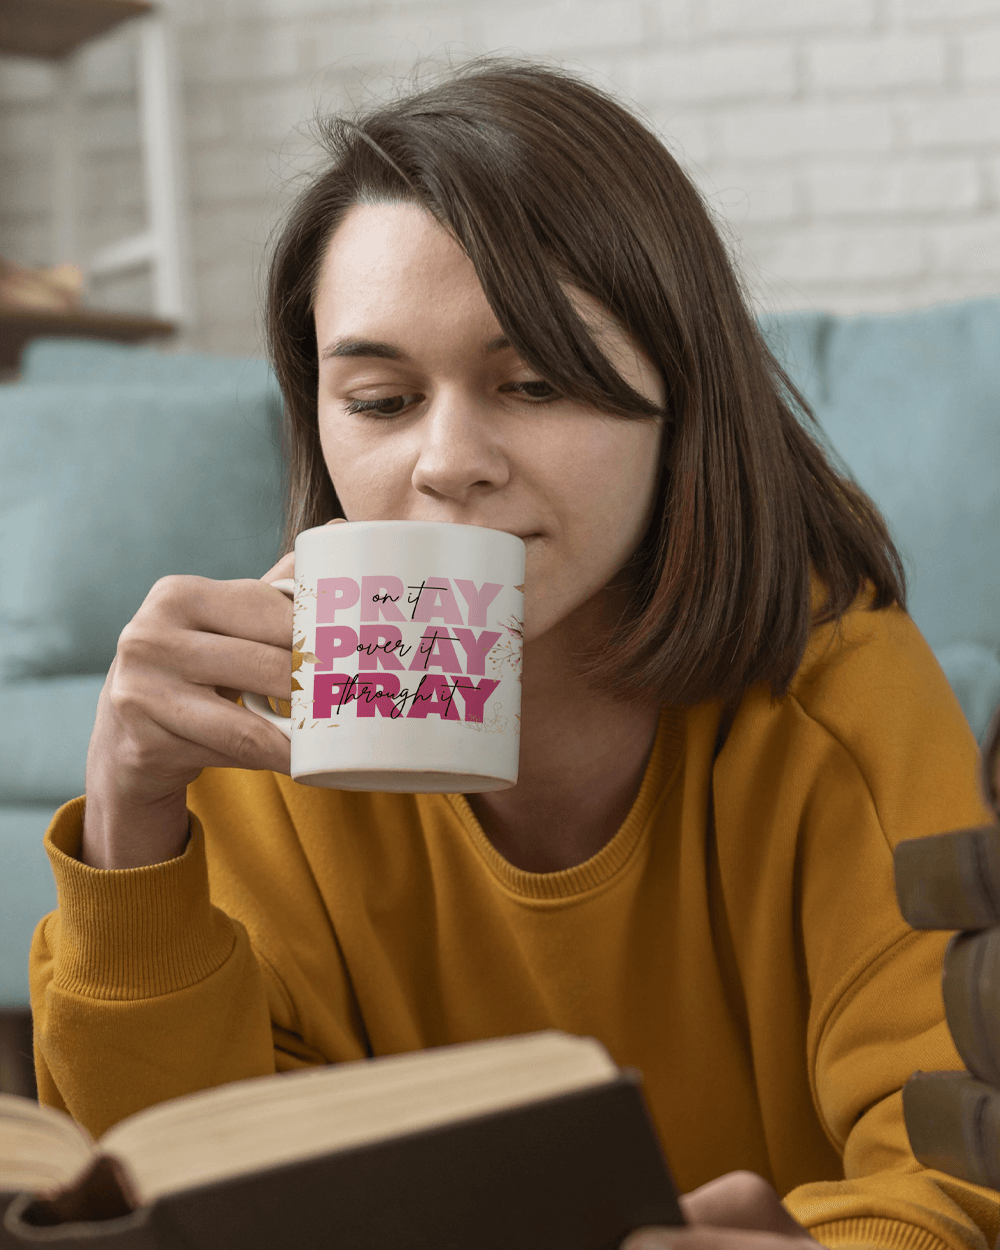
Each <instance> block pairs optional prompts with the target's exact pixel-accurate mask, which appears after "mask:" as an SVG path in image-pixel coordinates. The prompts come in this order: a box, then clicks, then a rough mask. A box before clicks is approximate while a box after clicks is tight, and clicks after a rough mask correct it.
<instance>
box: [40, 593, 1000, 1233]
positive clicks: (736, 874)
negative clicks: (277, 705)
mask: <svg viewBox="0 0 1000 1250" xmlns="http://www.w3.org/2000/svg"><path fill="white" fill-rule="evenodd" d="M720 713H721V708H720V706H719V705H718V704H714V703H713V704H705V705H702V706H699V707H696V708H694V709H692V710H687V711H685V710H680V709H674V708H669V707H667V708H664V709H663V712H662V715H661V719H660V724H659V730H658V734H657V738H656V743H655V747H654V750H653V754H652V756H651V758H650V761H649V764H648V767H647V770H646V774H645V778H644V780H643V783H642V787H641V790H640V792H639V795H638V797H637V799H636V801H635V803H634V805H633V807H632V810H631V812H630V813H629V815H628V817H627V819H626V820H625V823H624V824H623V825H622V827H621V829H620V830H619V831H618V833H617V834H616V835H615V837H614V838H613V839H612V841H611V842H610V843H608V845H607V846H605V847H604V849H603V850H601V851H600V853H599V854H597V855H595V856H594V857H593V858H592V859H590V860H588V861H587V862H586V863H583V864H580V865H578V866H576V867H574V868H571V869H568V870H566V871H563V872H555V873H530V872H524V871H521V870H519V869H516V868H514V867H512V866H511V865H510V864H509V863H507V862H506V861H505V860H504V859H503V858H501V856H500V855H499V854H497V852H496V851H495V850H494V849H493V847H492V846H491V844H490V842H489V841H488V840H487V838H486V837H485V835H484V833H483V831H482V830H481V828H480V827H479V825H478V823H477V821H476V819H475V817H474V816H473V814H472V812H471V810H470V808H469V806H468V804H467V802H466V800H465V799H464V798H463V797H462V795H460V794H447V795H446V794H433V795H405V794H380V793H352V792H348V791H335V790H318V789H312V788H309V787H307V786H300V785H297V784H296V783H294V782H293V781H291V780H290V779H289V778H287V777H284V776H279V775H276V774H272V773H266V772H245V771H237V770H215V769H208V770H206V771H205V772H204V773H203V774H202V775H201V777H200V778H199V779H198V781H197V782H196V783H195V784H194V785H192V786H191V788H190V808H191V812H192V820H191V840H190V842H189V844H188V847H187V849H186V850H185V852H184V854H183V855H182V856H180V857H179V858H177V859H174V860H171V861H169V862H168V863H164V864H158V865H154V866H151V867H147V868H137V869H129V870H123V871H113V872H105V871H100V870H97V869H93V868H89V867H86V866H85V865H83V864H81V863H80V862H79V861H78V860H77V859H76V858H75V856H76V855H77V854H78V850H79V842H80V830H81V818H82V813H83V799H77V800H74V801H73V802H72V803H69V804H68V805H67V806H65V807H64V808H63V809H62V810H61V811H60V812H59V813H58V814H57V816H56V818H55V820H54V821H53V824H52V827H51V829H50V831H49V834H48V839H47V847H48V852H49V855H50V857H51V861H52V865H53V869H54V872H55V876H56V880H57V883H58V888H59V910H58V911H56V912H54V913H52V914H51V915H49V916H48V917H46V918H45V919H44V920H43V921H42V922H41V923H40V924H39V926H38V929H37V931H36V934H35V939H34V944H33V947H32V953H31V974H32V1006H33V1010H34V1013H35V1023H36V1037H37V1042H36V1060H37V1069H38V1078H39V1084H40V1092H41V1098H42V1100H43V1101H44V1102H46V1103H49V1104H52V1105H55V1106H59V1107H64V1108H66V1109H67V1110H68V1111H70V1112H71V1113H72V1114H73V1115H74V1116H75V1117H76V1118H77V1119H79V1120H80V1121H82V1122H83V1123H84V1124H85V1125H86V1126H87V1127H88V1128H89V1129H90V1130H91V1131H92V1132H94V1133H100V1132H102V1131H103V1130H104V1129H106V1128H107V1127H108V1126H109V1125H111V1124H113V1123H114V1122H115V1121H117V1120H119V1119H120V1118H122V1117H123V1116H126V1115H128V1114H130V1113H131V1112H134V1111H137V1110H139V1109H140V1108H142V1107H146V1106H148V1105H150V1104H152V1103H155V1102H159V1101H161V1100H162V1099H165V1098H171V1097H174V1096H176V1095H179V1094H184V1093H188V1092H190V1091H193V1090H197V1089H202V1088H206V1087H208V1086H212V1085H217V1084H219V1083H221V1082H225V1081H233V1080H237V1079H241V1078H244V1077H251V1076H255V1075H259V1074H264V1073H269V1072H273V1071H274V1070H275V1069H276V1068H277V1069H278V1070H280V1071H283V1070H287V1069H291V1068H298V1067H301V1066H303V1065H307V1064H319V1063H336V1062H340V1061H342V1060H348V1059H357V1058H360V1057H362V1056H364V1055H366V1054H368V1053H373V1054H376V1055H383V1054H391V1053H396V1052H400V1051H409V1050H414V1049H418V1048H421V1047H427V1046H436V1045H440V1044H442V1043H448V1042H460V1041H466V1040H471V1039H475V1038H484V1037H491V1036H496V1035H501V1034H513V1033H521V1032H527V1031H530V1030H535V1029H545V1028H551V1027H555V1028H559V1029H565V1030H568V1031H569V1032H572V1033H580V1034H591V1035H593V1036H595V1037H597V1038H599V1039H600V1040H601V1041H602V1042H603V1043H604V1044H605V1045H606V1046H607V1048H608V1050H609V1051H610V1052H611V1054H612V1056H613V1057H614V1059H615V1060H616V1061H617V1062H618V1063H619V1064H622V1065H625V1064H628V1065H632V1066H634V1067H637V1068H639V1069H640V1070H641V1071H642V1073H643V1076H644V1078H645V1093H646V1098H647V1100H648V1102H649V1106H650V1109H651V1112H652V1115H653V1117H654V1120H655V1123H656V1126H657V1129H658V1131H659V1134H660V1137H661V1140H662V1143H663V1147H664V1150H665V1153H666V1156H667V1158H668V1160H669V1162H670V1166H671V1168H672V1170H673V1172H674V1174H675V1177H676V1180H677V1183H678V1185H679V1187H680V1188H681V1190H682V1191H687V1190H690V1189H693V1188H694V1187H696V1186H698V1185H701V1184H702V1183H704V1182H705V1181H708V1180H710V1179H712V1178H713V1177H716V1176H718V1175H720V1174H721V1173H724V1172H728V1171H730V1170H732V1169H737V1168H749V1169H751V1170H753V1171H755V1172H758V1173H760V1174H761V1175H763V1176H765V1177H766V1178H767V1179H768V1180H769V1181H770V1182H771V1183H772V1184H773V1185H774V1186H775V1187H776V1189H777V1190H778V1192H779V1193H780V1194H781V1195H782V1196H783V1197H784V1198H785V1201H786V1205H787V1207H788V1209H789V1210H790V1211H791V1212H792V1214H793V1215H794V1216H795V1217H796V1219H798V1220H799V1221H800V1222H801V1223H802V1224H804V1225H805V1226H806V1227H807V1228H808V1229H809V1230H810V1232H811V1233H812V1235H813V1236H814V1237H815V1238H816V1239H817V1240H818V1241H820V1242H821V1243H823V1244H825V1245H827V1246H866V1247H872V1246H874V1247H883V1248H885V1250H897V1248H898V1250H936V1248H937V1247H954V1248H955V1250H958V1248H959V1247H962V1248H966V1250H968V1248H973V1247H974V1248H975V1250H990V1248H991V1247H992V1246H993V1243H994V1239H995V1238H996V1237H997V1234H998V1232H1000V1196H998V1194H997V1193H995V1192H993V1191H991V1190H986V1189H981V1188H977V1187H976V1186H973V1185H969V1184H966V1183H964V1182H961V1181H958V1180H955V1179H952V1178H949V1177H947V1176H945V1175H943V1174H942V1173H938V1172H933V1171H928V1170H926V1169H924V1168H921V1167H920V1166H919V1165H918V1164H917V1162H916V1161H915V1160H914V1158H913V1156H912V1154H911V1153H910V1150H909V1146H908V1142H907V1138H906V1133H905V1128H904V1125H903V1119H902V1110H901V1096H900V1089H901V1086H902V1085H903V1082H904V1081H905V1080H906V1078H907V1077H908V1076H909V1075H910V1074H911V1073H912V1072H913V1071H914V1070H915V1069H918V1068H920V1069H923V1070H925V1071H929V1070H934V1069H943V1068H960V1067H961V1061H960V1059H959V1057H958V1055H957V1053H956V1051H955V1049H954V1046H953V1044H952V1041H951V1039H950V1036H949V1034H948V1030H947V1026H946V1024H945V1021H944V1012H943V1006H942V999H941V991H940V981H941V959H942V954H943V951H944V946H945V943H946V940H947V937H948V935H947V934H938V933H915V932H913V931H911V930H910V929H909V928H908V927H907V925H906V924H905V923H904V921H903V920H902V918H901V916H900V914H899V911H898V909H897V906H896V901H895V894H894V889H893V876H892V848H893V847H894V846H895V844H896V843H897V842H898V841H900V840H901V839H904V838H913V837H919V836H921V835H925V834H931V833H937V832H939V831H942V830H947V829H955V828H960V827H962V826H968V825H975V824H983V823H987V822H988V821H989V820H990V813H989V812H988V811H987V810H986V809H985V808H984V807H983V805H982V803H981V801H980V799H979V796H978V792H977V785H976V766H977V754H976V744H975V741H974V739H973V736H972V733H971V732H970V730H969V728H968V725H967V724H966V722H965V720H964V718H963V715H962V712H961V710H960V708H959V705H958V703H957V701H956V699H955V697H954V695H953V694H952V692H951V690H950V688H949V686H948V684H947V682H946V680H945V678H944V675H943V674H942V672H941V670H940V668H939V667H938V665H937V663H936V661H935V660H934V657H933V655H932V653H931V651H930V649H929V648H928V646H927V644H926V642H925V641H924V639H923V638H922V637H921V635H920V633H919V632H918V630H917V629H916V627H915V626H914V624H913V622H912V621H911V620H910V618H909V617H908V616H907V615H905V614H904V613H903V612H901V611H900V610H898V609H891V610H888V611H883V612H877V613H872V612H868V611H864V610H861V609H860V608H858V609H856V610H854V611H852V612H851V613H849V614H848V615H847V616H846V617H845V618H844V619H843V621H842V623H841V629H840V631H838V630H836V629H835V627H834V626H826V627H824V628H822V629H819V630H816V631H814V634H813V637H812V639H811V641H810V645H809V648H808V651H807V653H806V656H805V658H804V661H803V663H802V665H801V667H800V670H799V672H798V674H797V676H796V678H795V681H794V684H793V685H792V688H791V690H790V692H789V694H788V695H787V696H786V697H785V698H783V699H780V700H778V701H773V700H772V699H771V698H770V694H769V692H768V690H767V689H766V688H765V687H760V688H754V689H753V690H751V691H750V692H749V693H748V694H747V695H746V697H745V698H744V699H743V701H742V703H741V705H740V707H739V708H738V711H737V714H736V717H735V720H734V722H733V725H732V728H731V731H730V733H729V736H728V739H727V742H726V745H725V747H724V749H723V750H722V752H721V754H720V755H719V757H718V759H717V760H716V761H715V762H714V764H713V748H714V744H715V738H716V730H717V727H718V724H719V719H720ZM713 809H714V819H713Z"/></svg>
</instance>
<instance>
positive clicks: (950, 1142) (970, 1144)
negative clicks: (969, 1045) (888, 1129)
mask: <svg viewBox="0 0 1000 1250" xmlns="http://www.w3.org/2000/svg"><path fill="white" fill-rule="evenodd" d="M903 1119H904V1120H905V1122H906V1132H907V1135H908V1136H909V1139H910V1149H911V1150H912V1151H913V1154H914V1156H915V1157H916V1159H917V1160H918V1161H919V1162H920V1163H922V1164H923V1165H924V1167H928V1168H934V1169H936V1170H937V1171H939V1172H947V1173H948V1174H949V1175H950V1176H957V1177H959V1178H960V1179H961V1180H966V1181H971V1183H972V1184H973V1185H983V1186H985V1187H986V1188H987V1189H1000V1090H997V1089H994V1088H993V1087H992V1086H991V1085H987V1084H986V1083H985V1082H984V1081H979V1080H977V1079H976V1078H975V1077H974V1076H971V1075H970V1074H969V1073H968V1072H915V1073H914V1074H913V1076H911V1077H910V1079H909V1080H908V1081H907V1082H906V1084H905V1085H904V1086H903Z"/></svg>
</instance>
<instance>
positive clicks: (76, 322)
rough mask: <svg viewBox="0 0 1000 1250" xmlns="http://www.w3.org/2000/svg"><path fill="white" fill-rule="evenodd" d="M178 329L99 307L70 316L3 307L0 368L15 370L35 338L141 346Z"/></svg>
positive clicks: (0, 323)
mask: <svg viewBox="0 0 1000 1250" xmlns="http://www.w3.org/2000/svg"><path fill="white" fill-rule="evenodd" d="M176 330H177V327H176V326H175V325H174V323H173V322H172V321H162V320H161V319H160V318H159V317H148V316H145V315H143V314H139V313H112V312H101V311H100V310H98V309H96V308H77V309H74V310H73V311H72V312H67V313H58V312H35V311H32V310H30V309H23V310H22V309H17V308H0V369H3V370H10V369H16V368H17V367H18V365H19V364H20V360H21V352H22V351H23V350H24V347H25V344H26V343H30V342H31V340H32V339H42V338H79V339H112V340H114V341H116V342H118V343H140V342H142V341H143V340H144V339H153V338H168V337H169V336H170V335H172V334H174V333H175V332H176Z"/></svg>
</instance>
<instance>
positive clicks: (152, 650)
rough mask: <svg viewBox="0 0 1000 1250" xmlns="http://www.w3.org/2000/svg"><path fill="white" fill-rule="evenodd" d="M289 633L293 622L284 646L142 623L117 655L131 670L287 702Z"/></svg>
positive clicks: (127, 634)
mask: <svg viewBox="0 0 1000 1250" xmlns="http://www.w3.org/2000/svg"><path fill="white" fill-rule="evenodd" d="M276 593H278V594H280V593H281V592H280V591H278V592H276ZM282 597H283V596H282ZM285 602H286V603H287V599H286V600H285ZM291 633H292V630H291V622H290V621H289V624H288V627H287V631H286V637H287V641H286V644H285V645H284V646H274V645H271V644H268V643H261V642H253V641H251V640H249V639H246V638H241V637H227V636H224V635H222V634H219V633H204V632H201V631H199V630H193V629H175V630H169V631H164V630H155V629H153V628H151V627H149V626H146V625H144V624H143V623H141V622H138V623H136V624H134V625H133V627H132V628H130V629H129V630H127V631H125V632H123V634H122V637H121V639H120V640H119V643H118V656H119V657H120V658H121V660H122V662H123V664H124V666H125V667H126V668H127V669H128V670H129V672H139V671H143V672H158V673H170V674H171V675H172V676H174V677H177V678H179V679H180V680H181V681H184V682H187V683H190V684H191V685H194V686H211V687H213V688H218V689H219V690H220V693H222V691H223V690H229V691H236V692H237V693H240V692H242V691H244V690H249V691H251V692H252V693H254V694H266V695H271V696H273V697H274V698H276V699H287V698H289V697H290V695H291V689H292V653H291V650H290V649H289V644H290V643H291Z"/></svg>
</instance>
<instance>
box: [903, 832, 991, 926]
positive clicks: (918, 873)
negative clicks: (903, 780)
mask: <svg viewBox="0 0 1000 1250" xmlns="http://www.w3.org/2000/svg"><path fill="white" fill-rule="evenodd" d="M893 866H894V872H895V878H896V897H897V899H898V900H899V910H900V911H901V912H902V914H903V919H904V920H905V921H906V923H907V924H908V925H910V926H911V928H914V929H988V928H990V927H991V926H992V925H997V924H1000V825H982V826H979V827H977V828H974V829H959V830H956V831H955V832H954V833H939V834H935V835H934V836H932V837H929V838H913V839H910V840H909V841H906V842H900V843H899V845H898V846H897V847H896V850H895V853H894V855H893Z"/></svg>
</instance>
